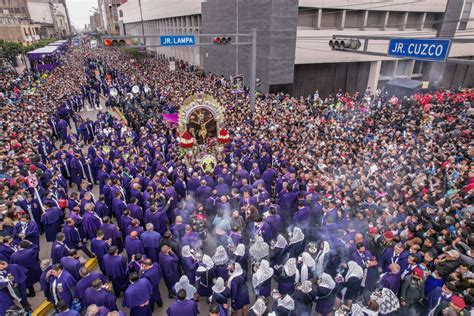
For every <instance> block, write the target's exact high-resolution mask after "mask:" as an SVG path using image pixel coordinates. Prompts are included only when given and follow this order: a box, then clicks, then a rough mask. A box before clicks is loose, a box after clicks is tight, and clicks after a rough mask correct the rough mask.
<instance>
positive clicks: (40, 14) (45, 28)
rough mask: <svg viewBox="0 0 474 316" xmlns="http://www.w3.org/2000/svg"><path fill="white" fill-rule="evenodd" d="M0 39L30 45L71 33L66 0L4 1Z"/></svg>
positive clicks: (1, 13) (1, 3)
mask: <svg viewBox="0 0 474 316" xmlns="http://www.w3.org/2000/svg"><path fill="white" fill-rule="evenodd" d="M0 28H1V30H0V38H2V39H5V40H13V41H20V42H22V43H24V44H29V43H31V42H32V41H35V40H38V39H40V37H41V38H48V37H52V36H57V37H61V36H66V35H67V34H69V33H70V30H71V29H70V24H69V16H68V12H67V7H66V4H65V1H64V0H4V1H1V2H0Z"/></svg>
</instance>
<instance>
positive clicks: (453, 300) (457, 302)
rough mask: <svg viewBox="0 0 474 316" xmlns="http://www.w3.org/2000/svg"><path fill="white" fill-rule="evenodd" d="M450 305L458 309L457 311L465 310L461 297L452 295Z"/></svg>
mask: <svg viewBox="0 0 474 316" xmlns="http://www.w3.org/2000/svg"><path fill="white" fill-rule="evenodd" d="M451 303H453V304H454V306H456V307H458V308H459V309H464V308H466V303H465V302H464V300H463V299H462V297H460V296H458V295H454V296H453V297H452V298H451Z"/></svg>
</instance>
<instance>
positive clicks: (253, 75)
mask: <svg viewBox="0 0 474 316" xmlns="http://www.w3.org/2000/svg"><path fill="white" fill-rule="evenodd" d="M251 34H252V56H251V58H250V113H251V114H252V115H253V113H254V112H255V84H256V80H257V29H252V33H251Z"/></svg>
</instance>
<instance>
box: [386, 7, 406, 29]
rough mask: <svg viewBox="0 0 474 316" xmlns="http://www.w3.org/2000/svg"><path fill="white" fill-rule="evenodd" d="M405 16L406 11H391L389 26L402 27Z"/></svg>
mask: <svg viewBox="0 0 474 316" xmlns="http://www.w3.org/2000/svg"><path fill="white" fill-rule="evenodd" d="M404 16H405V12H396V11H390V12H389V15H388V22H387V27H390V28H397V29H398V28H400V26H402V24H403V18H404Z"/></svg>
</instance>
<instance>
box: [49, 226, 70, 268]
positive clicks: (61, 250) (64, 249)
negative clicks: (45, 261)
mask: <svg viewBox="0 0 474 316" xmlns="http://www.w3.org/2000/svg"><path fill="white" fill-rule="evenodd" d="M65 238H66V237H65V236H64V234H63V233H57V234H56V240H55V241H54V242H53V245H52V246H51V261H52V262H53V264H56V263H59V261H60V260H61V258H62V257H66V256H67V255H68V253H69V250H70V249H69V247H68V246H67V245H66V244H65V243H64V240H65Z"/></svg>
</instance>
